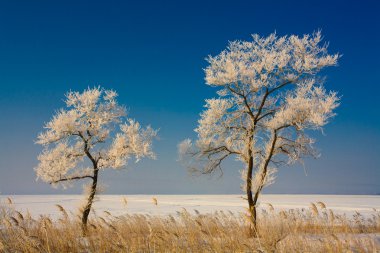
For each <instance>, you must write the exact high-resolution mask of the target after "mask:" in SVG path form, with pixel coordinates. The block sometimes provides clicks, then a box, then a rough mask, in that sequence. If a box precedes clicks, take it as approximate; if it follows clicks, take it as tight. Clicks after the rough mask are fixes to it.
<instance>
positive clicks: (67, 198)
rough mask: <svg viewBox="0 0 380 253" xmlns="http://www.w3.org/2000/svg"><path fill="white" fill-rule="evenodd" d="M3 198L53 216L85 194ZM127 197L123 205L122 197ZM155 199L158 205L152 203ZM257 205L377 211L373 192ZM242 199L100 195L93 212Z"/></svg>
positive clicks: (273, 199) (171, 208)
mask: <svg viewBox="0 0 380 253" xmlns="http://www.w3.org/2000/svg"><path fill="white" fill-rule="evenodd" d="M7 197H10V198H11V199H12V201H13V206H14V208H15V209H16V210H18V211H22V212H26V211H29V212H30V214H31V215H32V216H35V217H36V216H39V215H49V216H50V217H52V218H56V217H58V216H59V215H60V213H59V210H58V208H57V207H56V204H59V205H61V206H63V207H64V208H65V209H66V210H68V211H70V212H72V213H77V210H78V207H80V205H81V204H82V203H83V201H84V199H85V197H84V196H82V195H9V196H7V195H0V201H1V203H2V204H5V203H7V199H6V198H7ZM123 198H125V199H126V200H127V204H126V203H125V201H124V200H123ZM152 198H156V199H157V201H158V205H155V204H154V203H153V200H152ZM260 200H261V201H260V207H261V208H266V207H267V205H266V203H270V204H272V205H273V206H274V208H275V209H276V210H283V209H297V208H308V207H309V206H310V203H311V202H314V203H315V202H318V201H322V202H324V203H325V204H326V206H327V208H328V209H332V210H333V211H335V212H336V213H341V214H342V213H346V214H347V215H352V214H353V213H355V211H358V212H360V213H361V214H363V215H365V216H368V215H371V214H372V213H373V212H374V211H373V209H374V208H375V209H377V210H380V196H375V195H272V194H265V195H262V196H261V199H260ZM246 205H247V204H246V200H245V199H243V196H242V195H100V196H99V197H98V199H97V201H96V202H95V204H94V208H95V211H96V213H98V214H99V215H102V214H103V211H109V212H111V213H112V214H113V215H122V214H127V213H129V214H137V213H141V214H152V215H167V214H175V213H176V211H181V210H182V209H183V208H186V210H188V211H189V212H193V211H194V210H198V211H199V212H201V213H210V212H214V211H217V210H223V211H232V212H235V213H238V212H244V211H245V207H246Z"/></svg>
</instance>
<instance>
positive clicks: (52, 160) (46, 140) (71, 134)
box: [35, 87, 157, 232]
mask: <svg viewBox="0 0 380 253" xmlns="http://www.w3.org/2000/svg"><path fill="white" fill-rule="evenodd" d="M116 97H117V93H116V92H115V91H112V90H103V89H101V88H100V87H98V88H93V89H87V90H85V91H84V92H83V93H79V92H72V91H71V92H69V93H67V94H66V100H65V103H66V107H67V108H66V109H61V110H59V111H58V112H57V113H56V114H55V115H54V117H53V118H52V120H51V121H50V122H48V123H47V124H46V125H45V129H46V130H45V131H44V132H42V133H41V134H39V136H38V139H37V143H38V144H41V145H43V147H44V150H43V152H42V153H41V154H40V155H39V156H38V160H39V164H38V166H37V167H36V168H35V171H36V173H37V178H39V179H41V180H43V181H45V182H48V183H50V184H52V185H58V184H63V186H66V185H67V184H68V183H70V182H72V181H74V180H78V179H90V180H91V183H90V184H89V185H88V198H87V201H86V203H85V205H84V207H83V213H82V224H83V230H84V232H85V231H86V227H87V220H88V215H89V213H90V210H91V205H92V203H93V201H94V197H95V194H96V191H97V183H98V175H99V172H100V171H102V170H105V169H116V170H117V169H122V168H124V167H125V166H126V165H127V162H128V160H129V159H130V158H135V159H136V161H139V160H140V159H141V158H144V157H148V158H153V159H154V158H155V154H154V153H153V151H152V141H153V139H154V137H155V136H156V134H157V131H156V130H153V129H152V128H151V127H150V126H148V127H146V128H142V127H141V126H140V124H139V123H138V122H136V121H135V120H133V119H128V118H126V110H125V108H124V107H123V106H120V105H118V103H117V101H116Z"/></svg>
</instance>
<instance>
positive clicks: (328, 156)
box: [0, 0, 380, 194]
mask: <svg viewBox="0 0 380 253" xmlns="http://www.w3.org/2000/svg"><path fill="white" fill-rule="evenodd" d="M379 3H380V2H379V1H347V0H346V1H331V0H330V1H314V2H312V1H253V0H251V1H236V0H235V1H226V2H224V1H220V0H219V1H199V2H198V1H172V2H169V1H151V2H148V1H133V2H132V1H11V0H9V1H6V0H2V1H0V87H1V92H0V109H1V121H0V192H1V193H2V194H33V193H36V194H37V193H74V192H80V191H81V187H80V185H81V183H79V184H78V185H77V186H76V187H74V188H72V189H68V190H66V191H62V190H56V189H51V187H50V186H49V185H47V184H45V183H43V182H36V181H35V173H34V171H33V167H35V166H36V164H37V159H36V157H37V155H38V153H39V152H40V151H41V147H40V146H38V145H35V144H34V140H35V139H36V136H37V134H38V133H39V132H40V131H42V126H43V124H44V122H46V121H48V120H49V119H50V118H51V116H52V114H53V113H54V112H55V110H57V109H59V108H60V107H62V106H63V98H64V93H65V92H67V91H68V90H70V89H71V90H79V91H80V90H83V89H85V88H87V87H89V86H90V87H92V86H95V85H102V86H104V87H106V88H112V89H115V90H116V91H117V92H118V93H119V94H120V98H119V101H120V103H122V104H125V105H126V106H127V107H128V108H129V109H130V116H131V117H133V118H136V119H137V120H139V121H141V122H142V123H144V124H148V123H150V124H151V125H152V126H153V127H155V128H160V129H161V130H160V137H161V140H160V141H159V142H156V144H155V150H156V151H157V154H158V160H156V161H147V160H143V161H141V162H140V163H139V164H137V165H134V164H133V166H132V167H131V168H130V169H129V170H128V171H119V172H115V171H111V172H110V173H104V174H102V175H101V180H102V182H103V183H104V184H105V185H106V186H107V187H106V193H119V194H132V193H148V194H160V193H161V194H165V193H170V194H181V193H194V194H197V193H204V194H208V193H240V192H241V191H240V183H241V180H240V177H239V173H238V171H239V170H240V169H241V166H242V165H241V164H240V163H238V162H232V161H231V162H229V163H228V164H227V166H225V174H224V176H223V177H222V178H218V177H213V178H209V177H207V176H206V177H205V178H193V177H190V176H188V175H187V172H186V170H185V169H184V168H183V167H181V166H180V165H179V164H178V163H177V162H176V159H177V151H176V145H177V143H178V142H179V141H181V140H182V139H184V138H187V137H191V138H194V137H195V134H194V132H193V129H194V127H195V126H196V121H197V119H198V117H199V116H198V115H199V113H200V112H201V110H202V106H203V103H204V99H205V98H209V97H213V96H214V92H215V90H214V89H213V88H210V87H208V86H206V85H205V84H204V79H203V78H204V74H203V70H202V68H204V67H205V66H206V62H205V60H204V58H205V57H206V56H207V55H209V54H212V55H215V54H217V53H219V52H220V51H221V50H223V49H224V48H225V47H226V45H227V42H228V41H229V40H236V39H239V40H240V39H243V40H246V39H249V38H250V34H252V33H259V34H261V35H268V34H270V33H271V32H274V31H276V32H277V33H278V34H279V35H285V34H299V35H302V34H304V33H311V32H313V31H315V30H318V29H322V32H323V35H324V37H325V39H326V41H330V52H339V53H341V54H343V57H342V58H341V60H340V63H339V67H334V68H330V69H329V70H327V71H325V72H324V73H323V74H325V75H327V76H328V78H327V84H326V86H327V87H328V89H333V90H336V91H338V92H339V94H340V95H341V96H342V104H341V106H340V107H339V109H338V110H337V112H338V116H337V117H336V118H335V119H334V120H333V121H332V123H331V124H329V125H328V126H327V127H326V128H325V135H321V134H316V135H315V136H316V137H317V138H318V142H317V146H318V147H319V149H320V150H321V152H322V157H321V158H320V159H318V160H310V161H309V160H308V161H307V162H306V172H307V176H306V175H305V172H304V170H303V168H302V167H301V166H294V167H286V168H282V169H281V170H280V173H279V175H278V179H277V183H276V184H275V185H273V186H271V187H269V188H268V189H267V191H266V192H272V193H354V194H376V193H380V180H379V179H380V148H379V143H380V112H379V108H380V102H379V100H380V96H379V92H380V85H379V79H378V76H379V73H380V72H379V71H380V70H379V69H380V64H379V59H380V50H379V45H380V43H379V42H380V18H379V10H380V4H379Z"/></svg>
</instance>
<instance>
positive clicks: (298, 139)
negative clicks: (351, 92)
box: [179, 32, 339, 230]
mask: <svg viewBox="0 0 380 253" xmlns="http://www.w3.org/2000/svg"><path fill="white" fill-rule="evenodd" d="M321 39H322V38H321V33H320V32H317V33H314V34H313V35H304V36H303V37H299V36H296V35H292V36H284V37H278V36H276V34H271V35H269V36H268V37H260V36H259V35H256V34H255V35H253V39H252V41H234V42H230V43H229V46H228V48H227V49H226V50H224V51H222V52H221V53H220V54H219V55H217V56H215V57H212V56H210V57H208V59H207V60H208V63H209V66H208V67H207V68H206V69H205V74H206V78H205V80H206V83H207V84H208V85H210V86H212V87H216V88H219V90H218V91H217V95H218V96H217V98H213V99H207V100H206V105H205V108H206V109H205V110H204V111H203V112H202V113H201V118H200V120H199V121H198V127H197V128H196V129H195V132H196V133H197V134H198V138H197V140H196V141H195V142H194V143H193V142H192V141H191V140H190V139H187V140H184V141H183V142H182V143H181V144H180V145H179V153H180V158H181V159H182V160H183V161H185V162H186V165H187V166H188V167H189V168H190V169H191V170H194V171H200V172H202V173H204V174H206V173H212V172H214V171H216V170H219V169H221V165H222V162H223V161H225V159H226V158H227V157H229V156H235V157H236V158H237V160H239V161H241V162H243V163H244V164H245V169H244V170H243V171H242V177H243V180H244V182H245V183H244V185H243V187H244V189H245V191H246V194H247V199H248V205H249V211H250V217H251V221H252V226H251V227H252V229H253V230H254V229H256V219H257V215H256V207H257V204H258V198H259V195H260V193H261V191H262V189H263V188H264V187H265V186H267V185H269V184H270V183H272V182H273V180H274V177H275V173H276V170H277V168H278V167H279V166H280V165H283V164H290V163H294V162H296V161H300V160H301V159H302V158H303V157H305V156H314V157H315V156H317V152H316V151H315V150H314V148H313V146H312V144H313V143H314V140H313V139H312V138H311V137H309V136H308V135H307V133H306V130H318V129H320V130H321V129H322V127H323V126H324V125H325V124H326V123H327V122H328V120H329V118H331V117H332V116H334V112H333V110H334V109H335V108H336V107H337V106H338V104H339V103H338V102H339V98H338V97H337V94H336V93H335V92H328V91H326V90H325V89H324V87H323V79H322V78H320V77H318V73H319V72H320V71H321V70H322V69H323V68H325V67H327V66H334V65H336V64H337V60H338V58H339V55H338V54H333V55H331V54H328V52H327V44H321ZM307 132H309V131H307ZM189 158H191V159H189Z"/></svg>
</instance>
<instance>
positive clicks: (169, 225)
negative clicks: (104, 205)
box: [0, 199, 380, 252]
mask: <svg viewBox="0 0 380 253" xmlns="http://www.w3.org/2000/svg"><path fill="white" fill-rule="evenodd" d="M124 202H125V203H127V202H126V199H125V200H124ZM153 202H154V203H153V204H157V203H158V202H157V200H156V201H153ZM57 208H58V209H59V210H60V212H61V213H62V215H61V217H60V218H59V219H58V220H54V221H52V220H51V219H49V218H48V217H43V216H41V217H40V218H38V219H33V218H32V217H31V216H30V215H29V214H21V213H19V212H17V211H16V210H14V209H13V208H12V201H11V200H9V203H8V204H7V205H4V206H3V207H2V208H1V209H0V218H1V221H0V252H380V247H379V245H378V243H379V242H378V241H376V240H379V239H378V238H380V213H379V212H377V211H376V210H374V212H373V215H372V217H371V218H369V219H368V218H366V219H365V218H364V217H363V216H362V215H360V214H359V213H357V214H355V216H354V217H353V218H351V219H348V218H347V217H345V216H342V215H336V214H334V213H333V212H332V211H331V210H329V209H327V208H326V205H325V204H324V203H321V202H318V203H316V204H314V203H313V204H312V205H311V207H310V209H307V210H305V209H304V210H289V211H280V212H277V211H276V210H275V209H274V208H273V206H272V205H267V207H265V209H262V210H261V213H260V216H259V218H260V219H259V222H258V228H259V233H258V236H257V237H250V236H249V229H248V227H249V224H248V223H247V220H248V219H247V218H246V217H245V216H244V215H243V214H242V215H236V214H233V213H230V212H229V213H225V212H221V211H219V212H216V213H214V214H207V215H204V214H200V213H199V212H198V211H195V213H194V214H191V213H189V212H188V211H187V210H185V209H183V210H182V211H181V212H178V213H177V215H175V216H162V217H160V216H149V215H141V214H134V215H130V214H127V215H125V216H119V217H115V216H113V215H112V214H111V213H109V212H104V213H103V215H102V216H96V215H95V214H94V213H93V214H92V215H91V216H90V222H89V231H88V234H87V236H86V237H83V236H82V233H81V226H80V219H79V218H78V217H70V216H69V215H68V214H67V212H66V210H65V209H64V208H63V207H62V206H60V205H57ZM376 237H377V239H376Z"/></svg>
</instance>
